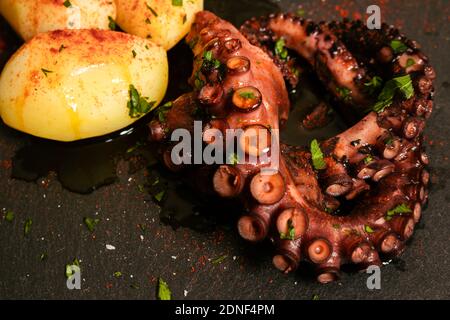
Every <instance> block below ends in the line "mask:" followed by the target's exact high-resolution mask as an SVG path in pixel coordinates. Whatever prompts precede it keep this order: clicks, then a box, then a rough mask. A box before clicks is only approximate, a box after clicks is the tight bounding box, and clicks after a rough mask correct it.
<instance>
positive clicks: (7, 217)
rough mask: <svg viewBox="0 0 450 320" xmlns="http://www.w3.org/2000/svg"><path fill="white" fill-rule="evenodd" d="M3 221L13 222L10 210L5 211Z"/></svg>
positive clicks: (12, 214) (12, 213)
mask: <svg viewBox="0 0 450 320" xmlns="http://www.w3.org/2000/svg"><path fill="white" fill-rule="evenodd" d="M5 220H6V221H8V222H13V220H14V212H13V211H11V210H8V211H6V213H5Z"/></svg>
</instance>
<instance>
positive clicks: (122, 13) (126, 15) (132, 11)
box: [115, 0, 203, 50]
mask: <svg viewBox="0 0 450 320" xmlns="http://www.w3.org/2000/svg"><path fill="white" fill-rule="evenodd" d="M115 1H116V7H117V23H118V24H119V26H120V27H121V28H122V29H123V30H125V31H126V32H128V33H131V34H134V35H137V36H140V37H142V38H149V39H152V40H153V41H154V42H155V43H157V44H159V45H161V46H163V47H164V48H165V49H166V50H169V49H170V48H172V47H173V46H174V45H175V44H177V42H178V41H180V40H181V39H182V38H183V37H184V36H185V35H186V34H187V33H188V32H189V30H190V28H191V25H192V23H193V22H194V18H195V14H196V13H197V12H199V11H201V10H203V0H115Z"/></svg>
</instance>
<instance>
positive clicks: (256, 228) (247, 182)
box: [149, 11, 436, 283]
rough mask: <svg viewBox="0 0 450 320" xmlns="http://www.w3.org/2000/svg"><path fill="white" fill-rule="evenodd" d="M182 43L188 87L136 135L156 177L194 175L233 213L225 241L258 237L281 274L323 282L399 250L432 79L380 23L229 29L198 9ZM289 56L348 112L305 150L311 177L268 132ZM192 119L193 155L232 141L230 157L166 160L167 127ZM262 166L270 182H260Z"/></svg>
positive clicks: (283, 93) (409, 231)
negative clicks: (149, 151)
mask: <svg viewBox="0 0 450 320" xmlns="http://www.w3.org/2000/svg"><path fill="white" fill-rule="evenodd" d="M280 39H282V42H280ZM187 42H188V44H189V45H190V46H191V48H192V51H193V53H194V57H195V58H194V70H193V73H192V77H191V78H190V80H189V83H190V84H191V86H192V87H193V90H192V92H190V93H187V94H184V95H182V96H181V97H179V98H178V99H176V100H175V101H174V102H173V103H172V105H171V107H170V108H169V109H166V110H165V111H164V112H165V113H164V117H162V118H161V117H159V118H155V119H154V120H153V121H152V122H151V123H150V125H149V127H150V132H151V134H150V140H152V141H155V142H157V143H158V145H159V149H160V154H161V158H162V159H163V162H164V163H166V165H167V166H168V168H169V169H171V170H173V171H176V172H179V174H180V175H185V176H186V177H191V179H192V177H195V178H194V179H197V180H198V181H197V183H198V184H202V185H203V188H201V190H202V191H203V190H206V191H205V192H207V193H208V194H210V195H214V196H217V197H220V198H227V199H234V200H237V201H239V202H240V203H242V207H243V208H244V212H242V215H241V216H240V218H239V219H238V223H237V230H238V233H239V234H240V235H241V236H242V237H243V238H244V239H246V240H248V241H251V242H258V241H262V240H264V239H269V240H270V241H271V242H272V243H273V246H274V247H275V250H274V256H273V259H272V262H273V264H274V266H275V267H276V268H277V269H278V270H280V271H281V272H284V273H289V272H291V271H294V270H295V269H296V268H298V267H299V266H300V265H301V262H302V261H307V262H309V263H310V264H312V265H313V266H314V270H315V272H316V277H317V280H318V281H319V282H320V283H329V282H332V281H335V280H336V279H338V278H339V275H340V274H341V267H342V265H344V264H353V265H356V266H357V268H359V269H361V270H364V269H366V268H367V267H369V266H370V265H381V261H382V259H384V258H391V257H395V256H397V255H399V254H401V253H402V252H403V250H404V249H405V246H406V243H407V241H408V240H409V239H410V238H411V236H412V235H413V232H414V228H415V225H416V224H417V223H418V222H419V220H420V218H421V216H422V213H423V212H422V209H423V205H424V204H425V203H426V201H427V199H428V190H427V185H428V183H429V180H430V175H429V172H428V171H427V170H426V169H425V166H426V165H428V163H429V159H428V156H427V154H426V153H425V151H424V148H423V131H424V128H425V124H426V120H427V119H428V118H429V116H430V114H431V112H432V108H433V93H434V88H433V80H434V79H435V77H436V75H435V71H434V69H433V68H432V67H431V66H430V65H429V61H428V58H427V57H426V56H425V55H424V54H423V53H422V52H421V51H420V46H419V45H418V44H417V43H416V42H414V41H410V40H408V39H407V38H406V37H405V36H404V35H402V34H401V33H400V32H399V31H398V30H397V29H395V28H393V27H391V26H388V25H386V24H383V26H382V28H381V29H380V30H368V29H367V28H366V27H365V26H364V25H363V24H362V23H361V21H349V20H344V21H342V22H329V23H326V22H321V23H315V22H313V21H310V20H304V19H301V18H298V17H295V16H294V15H292V14H272V15H270V16H268V17H262V18H253V19H251V20H249V21H247V22H246V23H244V25H243V26H242V27H241V29H240V30H238V29H237V28H235V27H234V26H233V25H231V24H230V23H228V22H227V21H224V20H222V19H220V18H219V17H217V16H215V15H214V14H213V13H211V12H208V11H203V12H200V13H198V14H197V15H196V19H195V23H194V24H193V26H192V30H191V32H190V33H189V35H188V36H187ZM274 48H275V51H274ZM286 48H287V49H289V50H290V51H289V53H286V52H285V51H283V50H285V49H286ZM297 58H298V59H303V60H304V61H306V62H307V63H308V64H309V65H310V68H311V69H312V70H313V71H314V72H315V73H316V74H317V76H318V78H319V79H320V80H321V82H322V83H323V85H324V87H325V88H327V89H328V90H329V91H330V92H331V93H332V95H334V97H335V100H336V102H337V103H338V104H339V108H340V109H341V110H344V109H345V110H348V111H349V112H351V113H357V114H361V117H360V119H359V121H357V122H356V123H355V124H354V125H352V126H351V127H350V128H348V129H347V130H345V131H344V132H342V133H340V134H338V135H337V136H335V137H332V138H330V139H327V140H325V141H321V142H317V146H316V148H318V149H319V150H320V155H319V158H320V160H321V162H320V167H319V166H318V165H317V163H316V162H315V161H317V157H318V155H317V153H315V152H314V151H313V150H312V147H311V149H310V148H307V147H298V146H290V145H286V144H283V143H280V142H279V136H278V135H277V133H276V132H277V130H278V129H281V130H282V129H283V124H284V123H285V122H286V120H287V119H288V117H289V110H290V100H289V97H288V90H287V88H288V86H295V85H297V82H298V81H297V80H298V79H296V78H295V76H294V74H293V72H292V69H291V67H292V65H293V64H295V60H296V59H297ZM400 86H401V88H400ZM405 88H406V89H408V90H406V89H405ZM389 90H390V91H391V93H392V92H394V93H392V94H391V96H389V94H388V93H389ZM395 90H397V91H395ZM380 99H381V101H380ZM194 120H199V121H202V123H203V127H202V130H203V133H202V143H203V145H204V146H207V147H212V146H217V145H219V146H220V148H224V147H223V145H225V144H226V143H227V142H234V143H236V145H237V146H239V147H240V149H241V150H242V151H243V155H242V159H241V158H239V157H237V156H236V154H233V156H234V157H233V159H232V160H231V161H230V159H227V162H226V163H221V164H205V163H203V164H196V165H189V164H182V165H177V164H175V163H174V162H179V161H174V158H173V157H170V154H171V150H173V149H172V148H175V147H174V145H173V144H172V143H171V142H170V141H169V137H170V136H171V133H172V132H173V131H174V130H175V129H180V128H183V129H186V130H188V131H190V132H192V131H193V130H194V125H193V122H194ZM229 129H235V130H241V132H242V134H241V135H240V136H233V135H231V134H230V133H229ZM211 130H213V131H211ZM252 139H253V140H254V141H257V144H252V143H250V142H249V141H252ZM274 141H275V142H276V144H275V145H276V146H279V148H278V149H279V150H278V149H277V148H275V149H274V148H273V144H272V142H274ZM261 155H265V156H266V158H263V159H264V160H261V159H259V158H258V161H256V162H247V161H246V160H247V159H248V158H250V157H251V156H257V157H259V156H261ZM177 157H179V158H183V159H191V160H192V158H193V154H192V152H191V153H189V152H188V153H187V154H178V155H177V156H176V157H175V158H177ZM275 157H276V158H277V159H278V160H279V165H278V167H277V170H276V172H273V173H272V174H265V173H266V171H265V170H267V169H268V168H269V167H270V163H271V161H272V160H273V159H274V158H275ZM175 160H179V159H178V158H177V159H175ZM204 168H208V170H204Z"/></svg>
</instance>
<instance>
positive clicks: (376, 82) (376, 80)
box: [364, 76, 383, 94]
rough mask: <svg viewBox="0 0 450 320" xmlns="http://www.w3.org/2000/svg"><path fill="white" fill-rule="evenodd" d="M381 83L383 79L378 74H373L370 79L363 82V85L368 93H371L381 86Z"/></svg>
mask: <svg viewBox="0 0 450 320" xmlns="http://www.w3.org/2000/svg"><path fill="white" fill-rule="evenodd" d="M382 84H383V79H382V78H381V77H379V76H375V77H373V78H372V79H371V80H370V81H368V82H366V83H364V86H366V87H367V89H368V91H369V94H373V93H374V92H376V91H377V90H378V89H379V88H380V87H381V86H382Z"/></svg>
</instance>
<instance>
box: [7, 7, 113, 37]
mask: <svg viewBox="0 0 450 320" xmlns="http://www.w3.org/2000/svg"><path fill="white" fill-rule="evenodd" d="M65 1H66V0H0V13H1V14H2V15H3V16H4V17H5V19H6V20H7V21H8V22H9V24H10V25H11V26H12V27H13V28H14V30H15V31H16V32H17V33H18V34H19V35H20V36H21V37H22V38H23V39H24V40H25V41H26V40H29V39H31V38H32V37H34V36H35V35H36V34H37V33H41V32H47V31H53V30H61V29H104V30H107V29H109V18H108V17H111V18H113V19H115V17H116V6H115V4H114V0H69V2H68V3H70V6H68V7H67V6H66V5H67V4H68V3H66V5H64V3H65Z"/></svg>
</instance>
